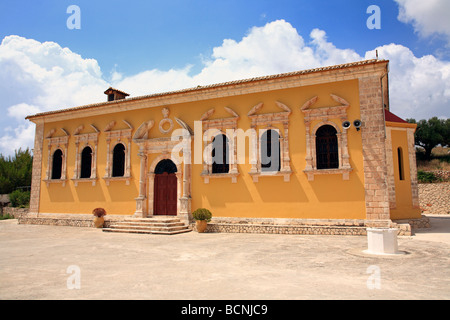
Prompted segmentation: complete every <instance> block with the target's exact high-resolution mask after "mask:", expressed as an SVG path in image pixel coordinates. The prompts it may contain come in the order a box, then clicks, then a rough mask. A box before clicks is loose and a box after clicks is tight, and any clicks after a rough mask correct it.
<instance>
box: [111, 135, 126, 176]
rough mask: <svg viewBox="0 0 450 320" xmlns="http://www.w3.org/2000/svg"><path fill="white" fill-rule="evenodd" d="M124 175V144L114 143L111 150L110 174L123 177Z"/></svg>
mask: <svg viewBox="0 0 450 320" xmlns="http://www.w3.org/2000/svg"><path fill="white" fill-rule="evenodd" d="M124 175H125V146H124V145H123V144H121V143H118V144H116V146H115V147H114V150H113V165H112V176H113V177H123V176H124Z"/></svg>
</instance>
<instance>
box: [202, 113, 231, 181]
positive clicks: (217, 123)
mask: <svg viewBox="0 0 450 320" xmlns="http://www.w3.org/2000/svg"><path fill="white" fill-rule="evenodd" d="M224 109H225V111H227V112H228V113H229V114H231V115H232V117H229V118H218V119H209V117H210V116H211V115H212V114H214V111H215V109H214V108H212V109H209V110H208V111H207V112H205V113H204V114H203V115H202V116H201V118H200V120H201V121H202V128H203V137H204V139H206V140H205V143H206V146H205V150H206V151H205V152H204V155H205V156H206V159H204V160H203V171H202V173H201V175H202V177H203V178H204V182H205V183H209V179H210V178H231V182H233V183H236V182H237V177H238V176H239V171H238V169H237V145H236V136H235V135H234V134H233V135H232V136H231V135H230V134H228V133H227V132H226V130H227V129H233V132H235V131H236V130H237V121H238V120H239V115H238V114H237V113H236V112H235V111H234V110H233V109H231V108H230V107H224ZM205 133H208V134H207V135H205ZM219 134H224V135H225V136H226V137H227V141H228V152H229V154H228V163H229V171H228V172H227V173H213V172H212V149H213V148H212V147H213V146H212V141H213V140H214V138H215V136H217V135H219Z"/></svg>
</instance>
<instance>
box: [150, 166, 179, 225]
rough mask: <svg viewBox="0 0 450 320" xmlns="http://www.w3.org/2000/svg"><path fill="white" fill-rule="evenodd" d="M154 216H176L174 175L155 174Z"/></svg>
mask: <svg viewBox="0 0 450 320" xmlns="http://www.w3.org/2000/svg"><path fill="white" fill-rule="evenodd" d="M153 203H154V208H153V209H154V211H153V214H154V215H169V216H176V215H177V176H176V175H175V173H168V172H163V173H159V174H155V189H154V202H153Z"/></svg>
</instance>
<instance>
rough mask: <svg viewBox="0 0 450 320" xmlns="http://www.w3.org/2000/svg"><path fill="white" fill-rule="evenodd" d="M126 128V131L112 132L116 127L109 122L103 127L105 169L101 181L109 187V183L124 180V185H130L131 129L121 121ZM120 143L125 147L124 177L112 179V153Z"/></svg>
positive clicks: (113, 122)
mask: <svg viewBox="0 0 450 320" xmlns="http://www.w3.org/2000/svg"><path fill="white" fill-rule="evenodd" d="M122 121H123V122H124V123H125V124H126V125H127V127H128V129H119V130H112V128H113V127H114V126H115V125H116V121H111V122H110V123H109V124H108V125H107V126H106V127H105V130H104V132H105V135H106V168H105V175H104V177H103V179H104V180H105V181H106V185H109V183H110V182H111V181H121V180H125V182H126V184H127V185H129V184H130V180H131V132H132V130H133V127H132V126H131V125H130V123H128V122H127V121H125V120H122ZM119 143H121V144H122V145H123V146H124V147H125V163H124V175H123V177H113V176H112V170H113V152H114V147H115V146H116V145H117V144H119Z"/></svg>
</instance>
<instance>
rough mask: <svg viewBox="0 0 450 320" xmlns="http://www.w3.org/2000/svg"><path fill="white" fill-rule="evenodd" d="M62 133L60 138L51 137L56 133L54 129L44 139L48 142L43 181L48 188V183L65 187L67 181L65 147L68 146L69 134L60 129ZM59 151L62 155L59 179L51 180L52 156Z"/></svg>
mask: <svg viewBox="0 0 450 320" xmlns="http://www.w3.org/2000/svg"><path fill="white" fill-rule="evenodd" d="M61 130H62V131H63V133H64V136H62V137H53V135H54V134H55V133H56V129H52V130H50V132H49V133H48V134H47V136H46V139H47V140H48V144H47V146H48V159H47V172H46V177H45V179H44V181H45V182H46V183H47V186H49V184H50V183H62V185H63V187H64V186H65V185H66V181H67V147H68V144H69V134H68V133H67V131H66V130H64V129H61ZM58 149H59V150H60V151H61V153H62V163H61V178H60V179H52V174H53V173H52V170H53V160H54V159H53V155H54V153H55V152H56V150H58Z"/></svg>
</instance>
